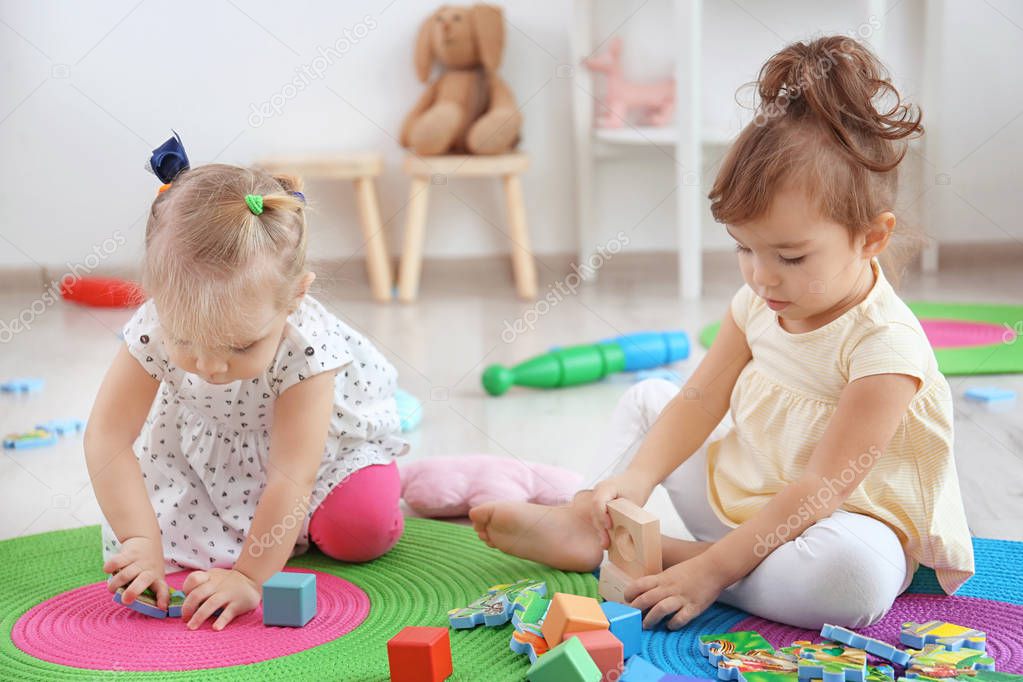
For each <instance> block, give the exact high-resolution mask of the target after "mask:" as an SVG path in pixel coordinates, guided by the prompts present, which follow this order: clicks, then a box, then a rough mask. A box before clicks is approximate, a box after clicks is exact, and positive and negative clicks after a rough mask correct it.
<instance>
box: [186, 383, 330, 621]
mask: <svg viewBox="0 0 1023 682" xmlns="http://www.w3.org/2000/svg"><path fill="white" fill-rule="evenodd" d="M333 406H334V372H323V373H320V374H317V375H315V376H312V377H310V378H308V379H306V380H304V381H302V382H300V383H298V384H295V385H294V386H292V387H291V388H289V389H287V390H286V391H284V392H283V393H281V395H280V397H279V398H278V399H277V401H276V402H275V403H274V421H273V435H272V437H271V439H270V460H269V463H268V465H267V482H266V487H265V488H264V489H263V492H262V494H261V495H260V498H259V504H258V505H256V514H255V516H254V517H253V519H252V525H251V527H250V528H249V534H248V536H247V537H246V539H245V544H244V546H243V547H242V552H241V556H240V557H239V559H238V561H237V562H235V565H234V568H233V569H232V570H230V571H225V570H223V569H212V570H210V571H196V572H194V573H192V574H191V575H189V576H188V579H187V580H186V581H185V585H184V590H185V592H186V593H187V594H188V597H187V598H186V599H185V603H184V605H183V606H182V614H181V615H182V618H183V619H184V620H186V621H187V622H188V627H190V628H193V629H194V628H197V627H199V626H200V625H201V624H202V623H203V621H205V620H206V619H207V618H208V617H210V616H211V615H213V612H214V611H216V610H217V609H223V612H222V613H221V614H220V616H219V617H218V618H217V620H216V621H215V622H214V624H213V629H215V630H220V629H222V628H224V627H225V626H226V625H227V624H228V623H230V622H231V620H232V619H233V618H235V617H236V616H239V615H241V614H243V613H246V612H248V611H251V610H252V609H254V608H256V606H258V605H259V599H260V591H261V589H262V585H263V583H264V582H266V581H267V579H268V578H270V576H272V575H273V574H274V573H277V572H278V571H280V570H281V569H282V568H283V567H284V564H285V563H286V562H287V560H288V558H289V557H290V556H291V551H292V549H294V547H295V541H296V539H297V538H298V534H299V531H300V530H301V528H302V524H303V521H304V520H305V516H306V513H307V512H308V510H309V496H310V493H311V492H312V489H313V485H315V483H316V476H317V473H318V471H319V468H320V463H321V462H322V461H323V448H324V446H325V445H326V442H327V429H328V427H329V425H330V413H331V410H332V409H333Z"/></svg>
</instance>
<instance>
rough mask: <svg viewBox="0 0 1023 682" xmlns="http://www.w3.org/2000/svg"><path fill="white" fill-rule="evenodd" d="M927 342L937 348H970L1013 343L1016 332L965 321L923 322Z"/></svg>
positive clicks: (1001, 326) (1000, 326)
mask: <svg viewBox="0 0 1023 682" xmlns="http://www.w3.org/2000/svg"><path fill="white" fill-rule="evenodd" d="M920 324H921V325H922V326H923V328H924V333H925V334H926V335H927V340H928V341H930V342H931V345H932V346H934V347H935V348H968V347H970V346H992V345H994V344H996V343H1012V342H1013V341H1014V340H1015V339H1016V332H1014V331H1013V330H1012V329H1011V328H1009V327H1006V326H1004V325H997V324H991V323H989V322H965V321H963V320H922V321H921V322H920Z"/></svg>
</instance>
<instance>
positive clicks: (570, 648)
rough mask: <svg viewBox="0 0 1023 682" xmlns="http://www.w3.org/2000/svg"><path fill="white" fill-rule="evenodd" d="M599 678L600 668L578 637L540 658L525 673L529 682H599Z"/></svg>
mask: <svg viewBox="0 0 1023 682" xmlns="http://www.w3.org/2000/svg"><path fill="white" fill-rule="evenodd" d="M600 677H601V675H600V668H598V667H597V664H596V663H594V662H593V659H592V658H590V655H589V654H588V653H587V652H586V648H585V647H584V646H583V643H582V642H580V641H579V638H578V637H572V638H571V639H567V640H565V641H564V642H562V643H561V644H559V645H558V646H556V647H554V648H553V649H551V650H550V651H548V652H547V653H545V654H543V655H542V656H540V657H539V658H538V659H536V663H534V664H533V665H532V666H531V667H530V668H529V672H527V673H526V679H527V680H529V682H599V680H600Z"/></svg>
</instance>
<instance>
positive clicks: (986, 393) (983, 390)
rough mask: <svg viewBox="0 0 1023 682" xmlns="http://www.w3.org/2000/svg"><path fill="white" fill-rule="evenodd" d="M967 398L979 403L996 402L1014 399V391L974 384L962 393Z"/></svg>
mask: <svg viewBox="0 0 1023 682" xmlns="http://www.w3.org/2000/svg"><path fill="white" fill-rule="evenodd" d="M963 396H964V397H965V398H966V399H967V400H973V401H975V402H979V403H998V402H1004V401H1010V400H1015V399H1016V391H1012V390H1010V389H1008V388H996V387H993V386H975V387H974V388H968V389H966V391H965V392H964V393H963Z"/></svg>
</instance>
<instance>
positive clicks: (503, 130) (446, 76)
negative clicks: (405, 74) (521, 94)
mask: <svg viewBox="0 0 1023 682" xmlns="http://www.w3.org/2000/svg"><path fill="white" fill-rule="evenodd" d="M503 49H504V19H503V16H502V14H501V10H500V8H498V7H494V6H492V5H473V6H472V7H461V6H451V5H445V6H443V7H441V8H440V9H438V10H437V11H436V12H434V13H433V15H431V16H430V17H429V18H428V19H427V20H426V21H425V22H423V25H422V27H421V28H420V29H419V36H418V38H417V39H416V51H415V65H416V75H417V76H418V77H419V80H420V81H422V82H423V83H425V82H426V81H427V80H428V79H429V77H430V71H431V70H432V67H433V60H434V59H436V60H437V61H439V62H440V63H441V64H442V65H443V66H444V69H445V71H444V73H442V74H441V75H440V77H438V78H437V79H436V80H434V81H433V82H432V83H430V84H429V86H428V87H427V88H426V92H424V93H423V95H422V96H421V97H420V98H419V101H418V102H416V105H415V106H414V107H413V108H412V111H410V112H409V114H408V116H407V117H406V118H405V123H404V124H403V125H402V127H401V145H402V146H403V147H406V148H408V149H410V150H412V151H413V152H415V153H416V154H420V155H431V154H452V153H453V154H465V153H469V154H502V153H504V152H507V151H509V150H511V149H513V148H514V147H515V145H516V144H518V141H519V130H520V129H521V127H522V115H521V114H520V113H519V111H518V109H517V108H516V107H515V98H514V97H513V96H512V93H511V90H509V89H508V85H507V84H506V83H505V82H504V81H503V80H501V77H500V76H498V75H497V67H498V66H500V64H501V52H502V51H503Z"/></svg>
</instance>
